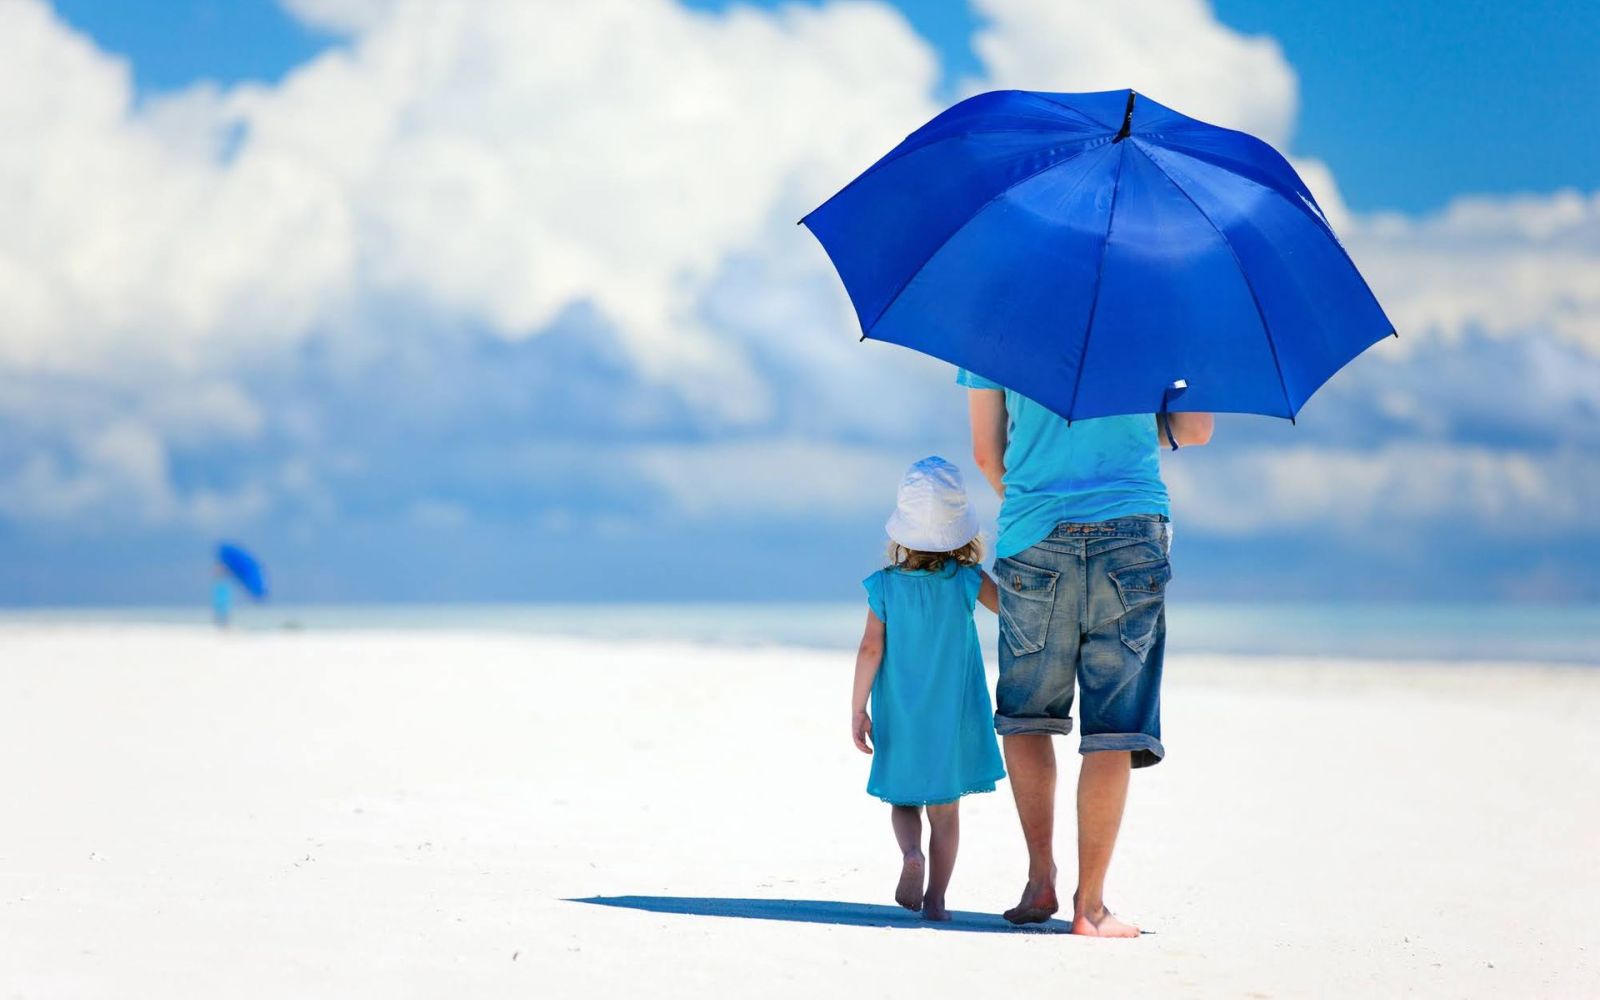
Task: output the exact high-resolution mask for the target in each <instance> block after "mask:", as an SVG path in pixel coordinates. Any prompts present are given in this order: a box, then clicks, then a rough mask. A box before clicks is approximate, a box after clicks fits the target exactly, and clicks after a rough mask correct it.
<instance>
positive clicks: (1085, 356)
mask: <svg viewBox="0 0 1600 1000" xmlns="http://www.w3.org/2000/svg"><path fill="white" fill-rule="evenodd" d="M1119 145H1120V144H1119ZM1125 159H1126V156H1118V157H1117V175H1116V177H1114V178H1112V180H1111V208H1110V209H1109V210H1107V212H1106V240H1105V242H1104V243H1102V244H1100V261H1099V263H1097V264H1096V265H1095V269H1094V299H1093V300H1092V301H1090V303H1089V318H1088V319H1087V320H1086V321H1085V322H1084V324H1083V347H1082V348H1080V349H1079V351H1078V374H1077V376H1076V377H1075V378H1074V379H1073V380H1072V400H1071V402H1069V403H1067V425H1068V426H1069V427H1070V426H1071V425H1072V411H1074V410H1076V409H1077V408H1078V390H1079V389H1080V388H1082V386H1083V369H1084V362H1085V361H1087V360H1089V335H1090V334H1091V333H1093V332H1094V315H1095V313H1096V312H1098V311H1099V310H1100V281H1101V279H1102V278H1103V277H1104V276H1105V271H1106V254H1108V253H1109V252H1110V251H1111V227H1112V226H1114V225H1115V224H1116V221H1117V193H1118V192H1120V191H1121V190H1122V164H1123V162H1124V160H1125Z"/></svg>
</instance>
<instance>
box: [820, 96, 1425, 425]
mask: <svg viewBox="0 0 1600 1000" xmlns="http://www.w3.org/2000/svg"><path fill="white" fill-rule="evenodd" d="M801 222H802V224H803V225H805V226H807V227H808V228H809V229H810V230H811V232H812V233H813V234H815V235H816V237H817V239H818V240H819V241H820V242H821V243H822V246H823V248H824V249H825V250H826V251H827V252H828V256H829V257H830V258H831V259H832V261H833V265H834V267H835V268H836V269H837V270H838V272H839V276H840V278H841V279H842V280H843V281H844V286H845V290H846V291H847V292H848V293H849V295H850V300H851V302H852V303H853V304H854V305H855V309H856V315H857V317H858V318H859V319H860V322H861V331H862V338H863V339H866V338H867V337H871V338H873V339H874V340H884V341H888V342H890V343H894V344H902V345H904V346H906V347H911V348H914V349H916V350H918V351H922V352H924V353H926V354H931V355H933V356H934V357H937V358H943V359H944V360H946V361H950V362H954V363H955V364H958V365H961V366H962V367H965V368H968V369H970V370H971V371H974V372H976V373H978V374H979V375H984V376H987V377H988V378H991V379H993V380H995V381H996V382H999V383H1001V384H1002V385H1005V386H1006V387H1008V388H1010V389H1014V390H1016V391H1017V392H1020V393H1022V394H1023V395H1025V396H1028V397H1029V398H1031V399H1034V400H1037V401H1038V402H1040V403H1042V404H1044V405H1045V406H1048V407H1049V408H1050V409H1052V410H1054V411H1056V412H1057V413H1059V414H1061V415H1062V416H1064V417H1066V418H1067V419H1069V420H1071V419H1083V418H1089V417H1104V416H1111V415H1114V414H1126V413H1152V412H1164V411H1165V410H1166V409H1168V408H1169V406H1170V408H1171V409H1173V410H1201V411H1219V412H1224V411H1225V412H1235V413H1262V414H1268V415H1271V416H1279V417H1287V418H1289V419H1290V420H1293V419H1294V417H1295V414H1296V413H1298V412H1299V410H1300V407H1301V406H1302V405H1304V403H1305V401H1306V400H1307V399H1309V398H1310V397H1311V394H1312V393H1314V392H1315V391H1316V390H1317V389H1318V387H1320V386H1321V385H1322V384H1323V383H1324V382H1326V381H1327V380H1328V379H1329V377H1331V376H1332V375H1333V373H1334V372H1336V371H1338V370H1339V369H1340V368H1342V367H1343V366H1344V365H1345V364H1346V363H1347V362H1349V361H1350V359H1352V358H1354V357H1355V356H1356V355H1357V354H1360V353H1361V352H1362V351H1364V350H1365V349H1366V348H1368V347H1369V346H1371V345H1372V344H1374V343H1376V342H1377V341H1379V340H1381V339H1383V338H1384V337H1386V336H1388V335H1390V334H1391V333H1393V332H1394V327H1393V325H1392V324H1390V322H1389V320H1388V318H1387V317H1386V316H1385V315H1384V314H1383V309H1382V308H1381V307H1380V306H1379V305H1378V302H1377V300H1376V299H1375V298H1374V297H1373V295H1372V292H1371V290H1369V289H1368V288H1367V284H1366V282H1365V281H1364V280H1363V279H1362V277H1361V275H1360V273H1358V272H1357V271H1356V268H1355V265H1354V264H1352V263H1351V261H1350V258H1349V256H1348V255H1347V254H1346V253H1345V251H1344V247H1343V246H1342V245H1340V243H1339V240H1338V237H1336V236H1335V235H1334V233H1333V229H1332V228H1331V227H1330V226H1329V225H1328V220H1327V219H1326V218H1325V217H1324V216H1323V214H1322V209H1321V208H1319V207H1318V206H1317V202H1316V199H1314V198H1313V197H1312V196H1311V192H1310V191H1309V190H1308V189H1307V188H1306V185H1305V183H1304V182H1303V181H1301V179H1300V177H1299V176H1298V175H1297V174H1296V173H1295V172H1294V169H1293V168H1292V167H1290V166H1289V164H1288V162H1287V161H1286V160H1284V158H1283V157H1282V156H1280V155H1279V154H1278V153H1277V152H1276V151H1275V150H1273V148H1272V147H1271V146H1269V145H1267V144H1266V143H1265V142H1262V141H1261V140H1260V139H1257V138H1255V137H1253V136H1250V135H1246V134H1245V133H1243V132H1235V131H1232V130H1230V129H1224V128H1218V127H1216V126H1214V125H1207V124H1205V123H1204V122H1200V121H1196V120H1194V119H1193V118H1188V117H1185V116H1184V115H1181V114H1179V113H1177V112H1176V111H1172V110H1171V109H1169V108H1166V107H1163V106H1161V105H1160V104H1157V103H1156V102H1155V101H1152V100H1150V99H1149V98H1147V97H1145V96H1144V95H1142V94H1136V93H1134V92H1133V91H1131V90H1126V91H1107V92H1104V93H1096V94H1047V93H1031V92H1025V91H999V92H995V93H988V94H980V95H979V96H977V97H973V98H970V99H969V100H966V101H963V102H961V103H960V104H957V105H956V106H955V107H952V108H950V109H949V110H948V111H945V112H944V113H943V114H941V115H939V116H938V117H937V118H935V119H933V121H931V122H929V123H928V124H926V125H924V126H923V127H922V128H920V129H918V130H917V131H916V132H914V133H913V134H912V135H910V136H909V137H908V138H907V139H906V140H905V141H904V142H902V143H901V144H900V145H898V146H896V147H895V148H894V149H893V150H891V151H890V152H889V154H888V155H887V156H885V157H884V158H883V159H881V160H879V161H878V162H877V163H875V164H873V166H872V167H871V168H869V169H868V170H867V171H866V173H864V174H862V175H861V176H860V177H857V178H856V179H855V180H854V181H852V182H851V183H850V184H849V185H848V186H847V187H845V188H844V190H842V191H840V192H839V193H838V194H836V195H834V196H833V197H832V198H830V199H829V200H828V201H827V202H826V203H825V204H823V205H822V206H821V207H820V208H818V209H816V210H815V211H813V212H812V213H811V214H810V215H808V216H806V217H805V218H804V219H802V220H801ZM1185 384H1186V385H1187V388H1186V389H1185V388H1183V387H1184V385H1185Z"/></svg>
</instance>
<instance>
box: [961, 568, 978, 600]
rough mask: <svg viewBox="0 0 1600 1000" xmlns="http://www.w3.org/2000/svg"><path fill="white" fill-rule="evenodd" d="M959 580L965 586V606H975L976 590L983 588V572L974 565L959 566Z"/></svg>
mask: <svg viewBox="0 0 1600 1000" xmlns="http://www.w3.org/2000/svg"><path fill="white" fill-rule="evenodd" d="M961 582H962V584H963V585H965V586H966V588H967V607H969V608H972V607H976V606H977V604H978V592H979V591H981V590H982V589H983V572H982V571H981V570H979V569H978V567H976V566H963V567H961Z"/></svg>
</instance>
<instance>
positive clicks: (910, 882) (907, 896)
mask: <svg viewBox="0 0 1600 1000" xmlns="http://www.w3.org/2000/svg"><path fill="white" fill-rule="evenodd" d="M922 869H923V865H922V855H920V854H908V855H906V860H905V863H904V864H902V865H901V866H900V884H899V885H897V886H895V887H894V901H895V902H896V903H899V904H900V905H901V906H903V907H905V908H906V909H908V910H920V909H922Z"/></svg>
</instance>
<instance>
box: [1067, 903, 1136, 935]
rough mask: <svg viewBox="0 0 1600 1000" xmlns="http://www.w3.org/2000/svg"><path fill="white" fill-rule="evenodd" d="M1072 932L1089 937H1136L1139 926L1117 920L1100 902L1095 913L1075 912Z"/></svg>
mask: <svg viewBox="0 0 1600 1000" xmlns="http://www.w3.org/2000/svg"><path fill="white" fill-rule="evenodd" d="M1072 933H1074V934H1084V935H1087V936H1089V937H1108V938H1136V937H1138V936H1139V928H1137V927H1135V926H1133V925H1132V924H1130V923H1128V922H1127V921H1125V920H1118V919H1117V918H1116V916H1114V915H1113V914H1112V912H1111V911H1110V910H1108V909H1106V908H1105V904H1101V906H1100V908H1099V911H1098V912H1096V913H1087V912H1085V913H1077V914H1074V915H1073V918H1072Z"/></svg>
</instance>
